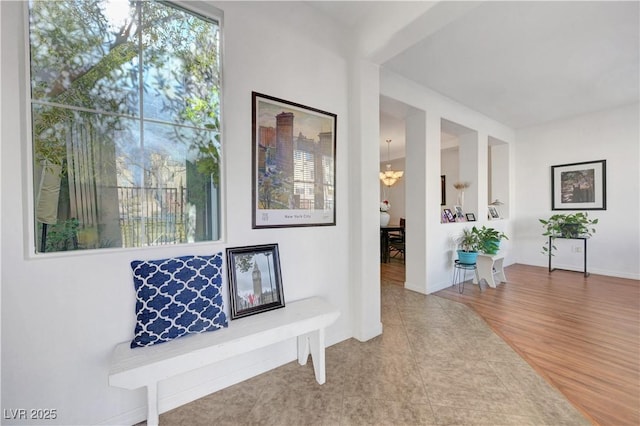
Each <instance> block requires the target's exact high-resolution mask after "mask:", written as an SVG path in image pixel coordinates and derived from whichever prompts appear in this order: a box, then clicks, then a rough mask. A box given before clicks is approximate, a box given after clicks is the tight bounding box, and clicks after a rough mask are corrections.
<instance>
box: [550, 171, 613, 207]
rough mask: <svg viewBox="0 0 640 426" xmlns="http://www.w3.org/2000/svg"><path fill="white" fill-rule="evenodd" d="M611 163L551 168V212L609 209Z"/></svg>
mask: <svg viewBox="0 0 640 426" xmlns="http://www.w3.org/2000/svg"><path fill="white" fill-rule="evenodd" d="M606 166H607V161H606V160H599V161H587V162H583V163H572V164H561V165H558V166H551V210H606V209H607V186H606V183H607V181H606V175H607V173H606V171H607V167H606Z"/></svg>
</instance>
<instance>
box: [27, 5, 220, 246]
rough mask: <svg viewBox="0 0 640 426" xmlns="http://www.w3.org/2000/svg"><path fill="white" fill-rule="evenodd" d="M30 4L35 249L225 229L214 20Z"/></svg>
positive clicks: (154, 241) (158, 11) (178, 237)
mask: <svg viewBox="0 0 640 426" xmlns="http://www.w3.org/2000/svg"><path fill="white" fill-rule="evenodd" d="M29 11H30V22H29V30H30V35H29V41H30V52H31V64H30V65H31V110H32V132H33V158H34V197H35V200H34V206H35V219H36V223H35V226H36V251H38V252H50V251H63V250H72V249H95V248H102V247H146V246H152V245H161V244H178V243H188V242H195V241H207V240H216V239H219V211H220V198H219V191H218V188H219V185H220V169H219V165H220V150H221V147H220V109H219V100H220V78H219V72H220V71H219V69H220V65H219V64H220V62H219V61H220V56H219V55H220V49H219V41H220V27H219V25H218V23H217V22H216V21H214V20H212V19H208V18H204V17H202V16H199V15H196V14H194V13H192V12H189V11H186V10H184V9H181V8H177V7H174V6H172V5H171V4H169V3H166V2H151V1H138V2H136V1H128V2H125V1H117V0H113V1H108V0H98V1H95V0H94V1H89V0H75V1H64V2H63V1H32V2H30V5H29Z"/></svg>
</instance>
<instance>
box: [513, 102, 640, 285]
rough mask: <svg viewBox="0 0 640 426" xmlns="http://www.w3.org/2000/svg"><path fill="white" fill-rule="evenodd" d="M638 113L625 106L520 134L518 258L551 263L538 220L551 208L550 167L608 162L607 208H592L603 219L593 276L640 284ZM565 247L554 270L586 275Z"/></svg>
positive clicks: (592, 248) (594, 246) (591, 245)
mask: <svg viewBox="0 0 640 426" xmlns="http://www.w3.org/2000/svg"><path fill="white" fill-rule="evenodd" d="M639 117H640V112H639V107H638V105H637V104H636V105H632V106H627V107H624V108H618V109H613V110H608V111H602V112H598V113H595V114H589V115H585V116H581V117H576V118H573V119H570V120H564V121H558V122H553V123H548V124H545V125H541V126H536V127H531V128H527V129H522V130H518V131H517V133H516V138H517V141H518V142H517V143H518V144H517V147H518V154H517V157H516V158H517V159H516V183H515V186H516V206H517V207H516V209H515V217H516V219H515V221H514V222H515V227H516V239H517V244H515V246H516V247H517V261H518V262H519V263H526V264H530V265H539V266H546V265H547V262H548V260H547V257H545V256H544V255H542V254H541V253H540V252H541V247H542V245H543V243H544V242H545V238H544V237H542V236H541V234H542V225H541V224H540V223H539V222H538V219H539V218H542V219H546V218H548V217H549V216H551V215H552V214H554V213H561V212H558V211H552V210H551V166H554V165H560V164H570V163H579V162H583V161H596V160H607V176H606V179H607V209H606V210H593V211H588V213H589V217H591V218H598V220H599V223H598V225H596V233H595V234H594V236H593V237H592V238H591V239H590V240H589V242H588V269H589V272H592V273H597V274H604V275H611V276H618V277H623V278H633V279H640V229H639V227H640V191H639V190H638V187H639V184H640V172H639V168H640V167H639V166H640V148H639V145H640V142H639V141H640V132H639V121H640V119H639ZM558 243H559V244H561V243H563V244H564V243H567V244H568V245H567V246H566V247H565V248H564V249H562V250H559V252H558V255H557V256H556V257H555V258H554V259H553V264H554V266H558V267H566V268H572V269H577V270H581V269H582V259H583V255H582V254H581V253H571V248H572V245H576V244H578V243H579V242H578V241H574V242H570V241H569V242H565V241H560V240H558Z"/></svg>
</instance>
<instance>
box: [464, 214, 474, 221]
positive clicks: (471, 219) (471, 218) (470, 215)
mask: <svg viewBox="0 0 640 426" xmlns="http://www.w3.org/2000/svg"><path fill="white" fill-rule="evenodd" d="M466 216H467V222H475V221H476V215H475V214H473V213H467V214H466Z"/></svg>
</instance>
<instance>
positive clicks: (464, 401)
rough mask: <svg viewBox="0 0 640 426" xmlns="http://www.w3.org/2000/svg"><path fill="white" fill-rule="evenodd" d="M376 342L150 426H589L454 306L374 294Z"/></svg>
mask: <svg viewBox="0 0 640 426" xmlns="http://www.w3.org/2000/svg"><path fill="white" fill-rule="evenodd" d="M381 288H382V322H383V325H384V333H383V334H382V335H381V336H378V337H376V338H375V339H372V340H370V341H368V342H364V343H362V342H358V341H357V340H354V339H350V340H347V341H344V342H341V343H339V344H337V345H334V346H331V347H329V348H327V352H326V360H327V365H326V367H327V382H326V383H325V384H324V385H322V386H320V385H318V384H317V383H316V382H315V379H314V375H313V367H312V366H311V362H308V363H307V365H305V366H299V365H298V364H297V362H295V361H294V362H291V363H289V364H286V365H284V366H282V367H280V368H277V369H275V370H272V371H270V372H267V373H265V374H262V375H260V376H257V377H255V378H252V379H250V380H247V381H245V382H242V383H240V384H237V385H235V386H231V387H229V388H226V389H223V390H221V391H219V392H216V393H213V394H211V395H208V396H206V397H204V398H201V399H199V400H197V401H194V402H192V403H190V404H187V405H184V406H182V407H179V408H176V409H174V410H172V411H169V412H167V413H164V414H162V415H161V416H160V425H212V424H215V425H517V426H524V425H553V426H560V425H589V422H588V421H587V420H586V419H585V418H584V417H582V416H581V414H580V413H579V412H578V411H577V410H576V409H574V408H573V407H572V406H571V404H569V402H568V401H567V400H566V399H565V398H564V397H563V396H562V395H561V394H560V393H559V392H558V391H556V390H555V389H554V388H552V387H551V386H550V385H548V384H547V383H546V382H545V381H544V380H543V379H542V378H541V377H540V376H538V375H537V374H536V373H535V372H534V370H533V369H532V368H531V367H529V365H528V364H527V363H526V362H524V361H523V360H522V359H521V358H520V357H519V356H518V355H517V354H516V353H515V352H514V351H513V350H512V349H511V348H510V347H509V346H508V345H507V344H506V343H504V342H503V341H502V340H501V339H500V338H499V337H498V336H497V335H495V334H494V333H493V332H492V331H491V329H489V327H488V326H487V325H486V324H485V322H484V321H483V320H482V319H481V318H480V317H478V316H477V315H476V314H475V313H474V312H473V311H472V310H471V309H469V308H467V307H466V306H465V305H463V304H459V303H456V302H452V301H448V300H445V299H442V298H439V297H437V296H425V295H422V294H418V293H415V292H411V291H408V290H404V289H403V288H402V287H398V286H395V285H387V284H385V283H383V285H382V287H381Z"/></svg>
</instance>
